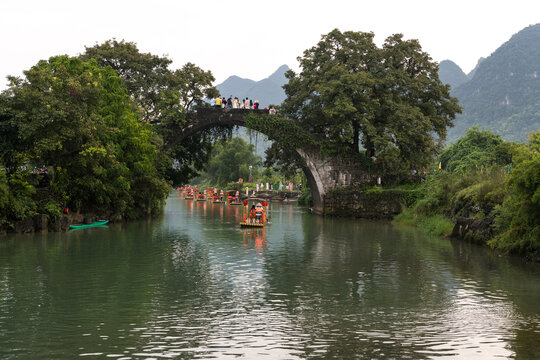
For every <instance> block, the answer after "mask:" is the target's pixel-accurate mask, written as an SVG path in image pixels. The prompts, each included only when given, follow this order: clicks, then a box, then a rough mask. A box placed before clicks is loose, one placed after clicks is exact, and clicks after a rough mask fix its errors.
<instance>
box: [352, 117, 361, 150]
mask: <svg viewBox="0 0 540 360" xmlns="http://www.w3.org/2000/svg"><path fill="white" fill-rule="evenodd" d="M353 150H354V152H356V153H358V152H360V124H359V123H358V121H354V122H353Z"/></svg>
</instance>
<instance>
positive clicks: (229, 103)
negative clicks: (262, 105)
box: [211, 95, 259, 110]
mask: <svg viewBox="0 0 540 360" xmlns="http://www.w3.org/2000/svg"><path fill="white" fill-rule="evenodd" d="M211 105H213V106H214V107H216V108H228V109H254V110H257V109H258V108H259V100H255V102H253V100H252V99H249V98H247V97H246V98H245V99H242V100H240V99H238V97H236V96H235V97H234V99H233V96H232V95H231V96H229V98H228V99H226V98H225V97H223V98H221V96H218V97H216V98H215V99H212V102H211Z"/></svg>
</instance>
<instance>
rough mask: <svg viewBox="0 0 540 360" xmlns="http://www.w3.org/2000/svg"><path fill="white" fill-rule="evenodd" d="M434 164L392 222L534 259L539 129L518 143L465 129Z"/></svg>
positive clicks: (538, 233)
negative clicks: (417, 197)
mask: <svg viewBox="0 0 540 360" xmlns="http://www.w3.org/2000/svg"><path fill="white" fill-rule="evenodd" d="M440 166H441V169H440V170H439V169H437V168H438V166H436V167H435V169H432V171H430V172H428V176H427V178H426V181H425V182H424V183H423V184H422V185H421V186H420V187H421V190H422V193H423V194H424V197H423V198H422V199H420V200H418V201H417V202H416V204H415V205H414V206H413V207H411V208H409V209H406V210H405V211H404V212H403V213H402V214H401V215H399V216H398V217H397V218H396V220H397V221H401V222H409V223H414V224H417V225H420V226H421V227H423V228H424V229H426V230H428V231H429V232H432V233H435V234H438V235H450V233H451V232H452V230H453V231H454V234H453V235H455V236H461V237H464V238H466V239H468V240H471V241H474V242H476V243H480V244H485V245H489V246H490V247H492V248H494V249H497V250H500V251H502V252H505V253H510V254H516V255H520V256H522V257H525V258H528V259H531V260H535V261H539V260H540V131H537V132H534V133H531V134H530V135H529V141H528V143H527V144H520V143H509V142H505V141H503V140H502V138H501V137H500V136H499V135H494V134H493V133H492V132H491V131H481V130H478V128H476V127H475V128H471V129H469V130H468V131H467V133H466V135H465V136H463V137H462V138H460V139H459V140H458V141H457V142H456V143H454V144H453V145H451V146H450V147H448V148H447V149H446V150H445V151H444V152H443V153H442V154H441V156H440ZM455 223H457V226H455V225H454V224H455ZM460 224H462V225H461V227H460Z"/></svg>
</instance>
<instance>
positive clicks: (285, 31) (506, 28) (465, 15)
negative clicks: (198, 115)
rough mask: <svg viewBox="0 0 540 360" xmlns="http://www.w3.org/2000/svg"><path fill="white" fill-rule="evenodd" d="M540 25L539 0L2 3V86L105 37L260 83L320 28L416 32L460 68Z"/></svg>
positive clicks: (378, 37) (221, 75) (292, 61)
mask: <svg viewBox="0 0 540 360" xmlns="http://www.w3.org/2000/svg"><path fill="white" fill-rule="evenodd" d="M539 22H540V0H506V1H501V0H489V1H486V0H450V1H438V0H369V1H364V0H356V1H353V0H351V1H344V0H330V1H320V0H311V1H306V0H271V1H232V0H220V1H216V0H206V1H200V0H192V1H184V0H176V1H173V0H152V1H139V0H130V1H124V0H122V1H120V0H107V1H104V0H93V1H78V0H0V54H1V55H0V78H1V79H0V89H4V88H5V87H6V83H7V81H6V80H5V77H6V76H7V75H17V76H21V75H22V71H23V70H25V69H28V68H30V67H31V66H32V65H34V64H36V63H37V62H38V61H39V60H40V59H47V58H49V57H50V56H54V55H61V54H68V55H78V54H80V53H82V52H84V47H85V46H93V45H95V44H96V43H102V42H103V41H105V40H107V39H111V38H116V39H117V40H122V39H124V40H126V41H132V42H135V43H137V45H138V48H139V50H140V51H142V52H150V53H153V54H156V55H167V56H168V57H169V58H170V59H172V60H173V64H172V68H175V69H176V68H180V67H181V66H182V65H183V64H185V63H186V62H193V63H195V64H196V65H197V66H199V67H201V68H203V69H204V70H210V71H212V73H213V74H214V76H215V77H216V83H215V84H216V85H217V84H219V83H221V82H223V81H224V80H225V79H226V78H227V77H228V76H230V75H238V76H240V77H243V78H250V79H253V80H260V79H263V78H265V77H267V76H269V75H270V74H271V73H273V72H274V71H275V70H276V69H277V68H278V67H279V66H280V65H283V64H287V65H289V66H290V67H292V68H295V69H296V68H297V60H296V57H297V56H301V55H302V53H303V51H304V50H305V49H307V48H309V47H312V46H314V45H315V44H316V43H317V42H318V41H319V40H320V37H321V35H322V34H326V33H328V32H330V31H331V30H332V29H334V28H338V29H340V30H341V31H347V30H353V31H366V32H367V31H373V32H374V33H375V41H376V42H377V43H378V44H379V45H380V44H381V43H382V42H383V41H384V39H385V38H386V37H387V36H389V35H391V34H394V33H402V34H404V36H405V38H407V39H410V38H414V39H418V40H420V44H421V45H422V47H423V49H424V51H426V52H428V53H429V54H430V55H431V57H432V58H433V60H435V61H439V62H440V61H442V60H446V59H450V60H452V61H454V62H455V63H457V64H458V65H459V66H460V67H461V68H462V69H463V70H464V71H465V72H466V73H468V72H469V71H471V70H472V69H473V68H474V66H475V65H476V63H477V61H478V59H479V58H480V57H487V56H489V55H490V54H491V53H492V52H494V51H495V50H496V49H497V48H498V47H499V46H500V45H502V44H503V43H504V42H505V41H507V40H509V39H510V37H511V36H512V35H513V34H515V33H516V32H518V31H520V30H522V29H523V28H525V27H527V26H529V25H533V24H536V23H539Z"/></svg>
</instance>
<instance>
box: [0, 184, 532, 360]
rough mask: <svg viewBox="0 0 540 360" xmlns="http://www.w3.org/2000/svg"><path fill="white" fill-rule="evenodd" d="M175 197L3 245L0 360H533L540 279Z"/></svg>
mask: <svg viewBox="0 0 540 360" xmlns="http://www.w3.org/2000/svg"><path fill="white" fill-rule="evenodd" d="M241 212H242V208H241V207H234V206H224V205H217V204H207V203H206V202H204V203H203V202H192V201H186V200H184V199H181V198H180V197H178V196H177V195H176V194H172V195H171V197H170V198H169V200H168V202H167V207H166V209H165V214H164V216H163V217H162V218H160V219H157V220H156V219H154V220H153V221H151V222H138V223H130V224H127V225H112V226H111V227H110V228H109V229H87V230H81V231H75V232H69V233H63V234H43V235H25V236H8V237H4V238H0V359H78V358H82V359H106V358H112V359H169V358H171V359H211V358H216V359H238V358H245V359H305V358H326V359H356V358H358V359H364V358H365V359H373V358H376V359H424V358H436V359H440V358H449V359H455V358H458V359H474V358H478V359H493V358H503V359H505V358H517V359H540V266H538V265H534V264H523V263H521V262H519V261H515V260H514V259H508V258H502V257H498V256H496V255H493V254H491V253H489V252H488V251H485V250H484V249H482V248H477V247H475V246H471V245H467V244H465V243H463V242H451V241H448V240H445V239H440V238H431V237H426V236H424V235H422V234H421V233H420V232H418V231H416V230H415V229H413V228H408V227H397V226H393V225H391V224H389V223H386V222H369V221H358V220H348V219H328V218H321V217H317V216H313V215H311V214H309V213H306V212H305V211H304V210H303V209H301V208H298V207H295V206H291V205H273V208H272V213H271V215H272V218H271V222H272V223H271V224H270V225H268V226H267V228H266V229H265V230H243V229H240V228H239V227H238V225H237V224H238V222H239V219H240V217H241V215H242V214H241Z"/></svg>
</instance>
